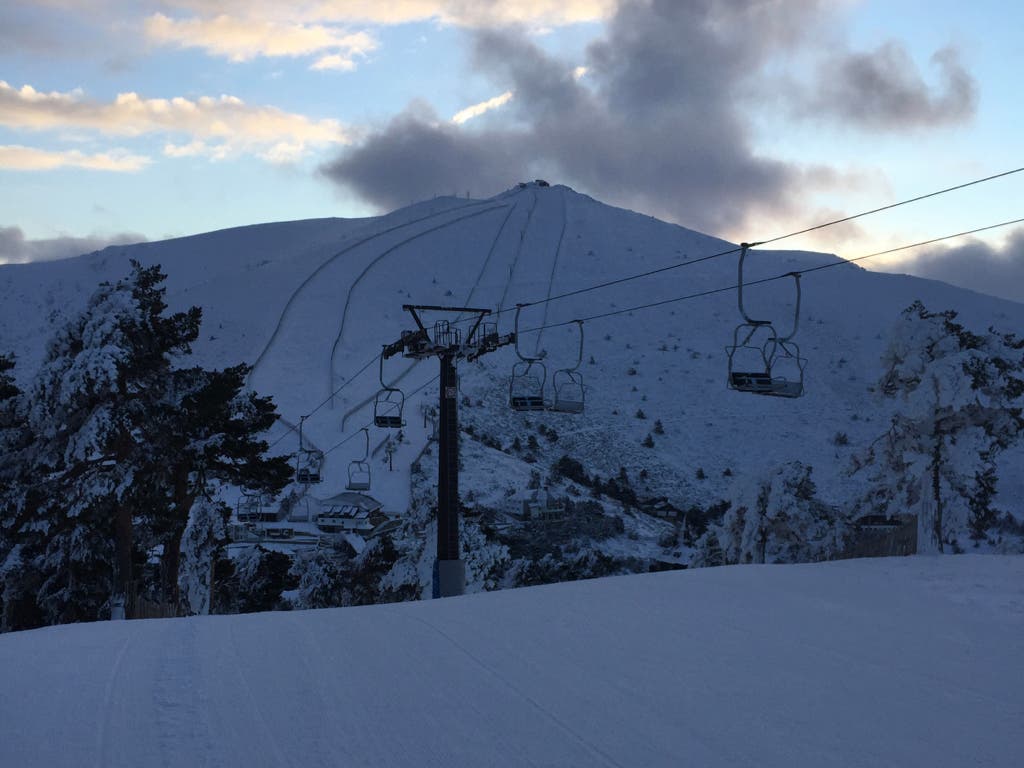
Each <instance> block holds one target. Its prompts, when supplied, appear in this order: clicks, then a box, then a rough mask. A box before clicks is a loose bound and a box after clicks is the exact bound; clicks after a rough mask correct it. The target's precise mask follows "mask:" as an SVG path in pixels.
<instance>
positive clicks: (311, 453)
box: [295, 416, 324, 485]
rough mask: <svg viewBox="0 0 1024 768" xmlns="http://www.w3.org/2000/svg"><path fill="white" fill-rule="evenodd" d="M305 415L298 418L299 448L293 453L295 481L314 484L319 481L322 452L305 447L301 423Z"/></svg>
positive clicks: (322, 463) (322, 460) (322, 459)
mask: <svg viewBox="0 0 1024 768" xmlns="http://www.w3.org/2000/svg"><path fill="white" fill-rule="evenodd" d="M305 420H306V417H305V416H303V417H302V418H301V419H299V450H298V453H296V455H295V482H297V483H302V484H303V485H315V484H316V483H319V482H320V481H321V474H320V470H321V469H322V468H323V465H324V452H323V451H321V450H318V449H316V448H306V446H305V442H304V440H303V437H302V425H303V422H305Z"/></svg>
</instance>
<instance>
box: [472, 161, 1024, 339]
mask: <svg viewBox="0 0 1024 768" xmlns="http://www.w3.org/2000/svg"><path fill="white" fill-rule="evenodd" d="M1022 171H1024V166H1022V167H1020V168H1013V169H1011V170H1008V171H1003V172H1001V173H996V174H993V175H991V176H986V177H984V178H980V179H974V180H972V181H968V182H964V183H963V184H957V185H956V186H952V187H946V188H945V189H940V190H936V191H934V192H929V193H927V194H924V195H918V196H917V197H912V198H908V199H907V200H900V201H899V202H895V203H890V204H889V205H884V206H881V207H879V208H872V209H871V210H868V211H862V212H861V213H856V214H853V215H852V216H844V217H843V218H841V219H835V220H833V221H827V222H824V223H822V224H816V225H814V226H813V227H807V228H806V229H801V230H798V231H796V232H790V233H788V234H784V235H778V236H776V237H772V238H769V239H767V240H759V241H757V242H753V243H750V244H749V245H751V246H759V245H767V244H769V243H777V242H779V241H781V240H786V239H788V238H791V237H796V236H797V235H803V234H807V233H808V232H814V231H817V230H819V229H824V228H826V227H831V226H835V225H837V224H844V223H846V222H849V221H853V220H855V219H859V218H862V217H864V216H870V215H871V214H875V213H880V212H882V211H888V210H892V209H893V208H898V207H900V206H903V205H909V204H910V203H916V202H919V201H921V200H927V199H928V198H932V197H937V196H939V195H944V194H946V193H949V192H955V191H957V190H960V189H965V188H967V187H971V186H974V185H977V184H982V183H984V182H987V181H994V180H995V179H1000V178H1003V177H1006V176H1011V175H1013V174H1016V173H1021V172H1022ZM996 226H1003V225H996ZM977 231H982V230H977ZM965 234H969V233H965ZM950 237H956V235H951V236H950ZM941 239H944V238H941ZM905 247H907V248H912V247H915V246H905ZM740 250H741V248H740V247H734V248H729V249H728V250H724V251H718V252H716V253H712V254H709V255H707V256H701V257H700V258H697V259H690V260H689V261H683V262H680V263H678V264H668V265H666V266H664V267H658V268H656V269H652V270H648V271H647V272H638V273H636V274H633V275H625V276H623V277H619V278H615V279H614V280H607V281H605V282H603V283H597V284H595V285H591V286H585V287H583V288H576V289H574V290H572V291H566V292H565V293H560V294H556V295H554V296H550V297H547V298H544V299H537V300H536V301H527V302H519V303H518V304H517V306H521V307H532V306H537V305H539V304H548V303H550V302H554V301H558V300H560V299H566V298H569V297H571V296H579V295H580V294H584V293H589V292H591V291H597V290H601V289H602V288H610V287H612V286H614V285H619V284H620V283H626V282H630V281H632V280H639V279H641V278H644V277H651V276H653V275H658V274H661V273H663V272H668V271H671V270H674V269H680V268H682V267H689V266H692V265H694V264H700V263H701V262H704V261H711V260H712V259H717V258H721V257H722V256H729V255H731V254H734V253H739V252H740ZM873 255H874V254H873ZM877 255H879V256H880V255H882V254H877ZM860 258H870V257H860ZM856 260H858V259H847V261H856ZM514 309H515V307H507V308H504V309H499V310H497V311H496V312H493V313H492V316H497V315H501V314H505V313H507V312H511V311H513V310H514ZM563 325H564V323H563ZM544 327H549V326H544ZM550 327H557V325H556V326H550Z"/></svg>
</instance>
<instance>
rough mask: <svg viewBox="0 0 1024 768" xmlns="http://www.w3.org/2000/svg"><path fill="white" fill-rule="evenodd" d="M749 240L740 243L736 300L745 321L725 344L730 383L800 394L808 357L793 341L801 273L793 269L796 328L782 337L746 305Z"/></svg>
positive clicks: (753, 390) (759, 390) (765, 391)
mask: <svg viewBox="0 0 1024 768" xmlns="http://www.w3.org/2000/svg"><path fill="white" fill-rule="evenodd" d="M749 249H750V245H749V244H748V243H742V244H741V246H740V261H739V280H738V281H737V289H736V295H737V302H738V304H739V310H740V315H741V316H742V317H743V322H742V323H740V324H739V325H738V326H736V329H735V330H734V331H733V343H732V345H731V346H728V347H726V348H725V349H726V354H727V355H728V358H729V378H728V386H729V388H730V389H735V390H736V391H737V392H749V393H751V394H755V395H769V396H773V397H800V396H801V395H802V394H803V392H804V367H805V366H806V364H807V360H806V358H803V357H801V356H800V348H799V347H798V346H797V345H796V343H795V342H794V341H793V340H792V339H793V336H795V335H796V332H797V327H798V326H799V323H800V273H799V272H790V276H791V277H792V278H793V280H794V282H795V283H796V307H795V309H794V313H793V330H792V331H790V332H789V334H787V335H786V336H779V334H778V333H777V332H776V330H775V327H774V326H773V325H772V322H771V321H770V320H755V319H753V318H751V317H750V315H748V314H747V311H746V309H745V308H744V306H743V261H744V259H745V258H746V255H747V251H748V250H749Z"/></svg>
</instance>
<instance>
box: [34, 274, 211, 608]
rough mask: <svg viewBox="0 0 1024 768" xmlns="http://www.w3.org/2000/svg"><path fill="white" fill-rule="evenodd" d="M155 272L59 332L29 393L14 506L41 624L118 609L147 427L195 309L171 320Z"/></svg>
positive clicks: (102, 296)
mask: <svg viewBox="0 0 1024 768" xmlns="http://www.w3.org/2000/svg"><path fill="white" fill-rule="evenodd" d="M163 279H164V276H163V274H162V273H161V272H160V270H159V267H149V268H144V267H142V266H141V265H140V264H138V263H137V262H133V263H132V273H131V275H130V276H129V277H128V278H127V279H125V280H120V281H118V282H117V283H114V284H110V283H104V284H102V285H101V286H100V287H99V289H98V290H97V291H96V292H95V293H94V294H93V296H92V297H91V298H90V300H89V302H88V305H87V306H86V309H85V310H84V311H83V312H82V313H81V314H80V315H78V317H76V318H74V319H73V320H72V321H71V322H70V323H69V324H68V325H67V326H65V327H64V328H63V329H61V330H60V331H58V333H57V335H56V336H55V338H54V339H53V341H52V342H51V343H50V345H49V348H48V350H47V355H46V358H45V360H44V363H43V365H42V368H41V369H40V371H39V373H38V375H37V377H36V379H35V382H34V383H33V385H32V388H31V390H30V392H29V398H28V399H29V401H30V404H31V406H30V407H29V408H28V409H27V423H28V427H29V429H30V430H31V432H32V435H33V440H32V442H31V444H30V445H29V446H27V448H26V450H25V452H24V456H23V458H24V461H25V464H26V466H27V469H26V470H25V471H26V472H27V474H28V476H29V477H30V479H31V480H33V481H34V482H33V492H32V493H29V494H26V496H25V497H24V498H23V500H22V504H21V505H20V507H21V508H20V509H17V510H15V513H16V514H17V515H18V516H19V517H20V520H19V524H18V538H19V540H20V541H19V543H20V544H21V552H22V556H23V559H25V560H26V561H27V562H26V564H29V563H30V564H31V565H30V567H29V569H30V570H35V571H37V572H38V576H39V580H40V583H39V587H38V590H37V593H36V599H37V603H38V605H39V607H40V608H41V610H42V613H43V616H44V619H45V621H46V623H63V622H67V621H81V620H89V619H96V618H105V614H107V613H108V612H109V611H111V610H115V611H116V610H117V607H118V606H123V605H124V602H125V599H126V596H127V592H128V589H129V585H130V583H131V580H132V577H133V572H132V571H133V561H134V560H135V559H136V553H135V546H134V542H133V519H132V506H131V505H130V504H129V503H128V500H129V497H130V495H131V490H132V488H133V486H135V485H136V484H137V482H138V477H137V471H138V469H139V468H140V466H141V465H142V464H143V463H144V456H145V452H146V448H147V446H146V444H145V441H144V436H145V435H144V427H145V424H146V422H147V420H148V419H149V418H150V416H151V414H152V413H153V412H155V411H157V410H158V409H159V407H160V406H161V404H162V398H163V396H164V393H165V392H166V381H167V379H168V375H169V371H170V365H171V356H172V355H176V354H184V353H187V352H188V351H190V344H191V342H192V341H193V340H194V339H195V338H196V335H197V334H198V330H199V310H198V309H197V308H194V309H193V310H190V311H189V312H182V313H178V314H175V315H171V316H169V317H165V316H164V315H163V311H164V309H165V308H166V307H165V305H164V303H163V301H162V293H163V291H162V288H160V287H159V284H160V282H161V281H162V280H163Z"/></svg>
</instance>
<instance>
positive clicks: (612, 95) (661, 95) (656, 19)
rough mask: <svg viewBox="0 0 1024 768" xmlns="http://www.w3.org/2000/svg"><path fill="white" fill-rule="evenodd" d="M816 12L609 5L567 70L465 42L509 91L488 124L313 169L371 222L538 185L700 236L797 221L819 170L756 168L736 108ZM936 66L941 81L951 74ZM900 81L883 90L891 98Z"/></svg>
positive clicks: (401, 139)
mask: <svg viewBox="0 0 1024 768" xmlns="http://www.w3.org/2000/svg"><path fill="white" fill-rule="evenodd" d="M828 13H829V11H828V4H827V3H822V2H819V0H727V1H725V2H723V1H722V0H624V1H623V2H621V3H620V4H619V6H618V9H617V11H616V13H615V15H614V16H613V17H612V18H611V19H610V20H609V21H608V23H607V25H606V28H605V32H604V34H603V36H602V38H601V39H600V40H598V41H597V42H595V43H594V44H592V45H591V46H590V47H589V48H588V49H587V51H586V56H585V60H584V61H582V62H580V61H571V62H570V61H565V60H561V59H559V58H557V57H554V56H551V55H549V54H547V53H546V52H544V51H543V50H542V49H541V48H540V47H538V46H537V45H535V44H534V43H533V42H532V41H531V39H530V38H529V37H528V36H527V35H526V34H524V33H523V32H522V31H521V30H514V29H501V30H482V31H481V30H478V31H475V32H473V33H472V38H471V39H472V41H473V46H472V66H473V69H474V71H475V72H477V73H480V74H483V75H484V76H486V77H487V78H489V79H490V80H491V81H492V82H493V83H494V85H495V90H496V92H501V91H505V90H506V89H511V90H512V91H513V92H514V96H513V99H512V101H510V102H509V103H508V104H507V105H505V106H504V107H503V108H502V109H501V110H500V112H495V113H492V114H490V115H488V116H487V117H483V118H479V122H477V121H474V122H473V123H472V124H469V125H467V126H465V127H461V126H455V125H452V124H450V123H445V122H442V121H440V120H439V119H438V118H437V116H436V115H434V114H433V113H431V112H430V111H429V110H426V109H424V108H423V107H421V106H420V107H413V108H411V109H410V110H407V111H406V112H405V113H403V114H402V115H399V116H398V117H396V118H395V119H393V120H392V121H391V122H390V123H388V124H387V125H384V126H382V127H381V128H380V129H379V130H376V131H374V132H372V133H370V134H369V135H368V136H367V138H366V139H365V140H364V141H362V142H361V143H358V144H357V145H355V146H353V147H349V148H346V149H345V150H343V152H342V153H341V154H340V156H339V157H338V158H337V159H336V160H335V161H334V162H331V163H329V164H327V165H325V166H324V167H323V168H322V169H321V170H322V171H323V173H324V174H325V175H326V176H327V177H328V178H330V179H332V180H333V181H335V182H336V183H338V184H339V185H342V186H345V187H347V188H349V189H350V190H352V191H354V192H356V193H357V194H359V195H360V196H362V197H363V198H365V199H367V200H369V201H372V202H373V203H375V204H377V205H378V206H380V207H381V208H382V209H389V208H393V207H396V206H400V205H404V204H407V203H408V202H409V201H410V200H411V199H418V198H422V197H425V196H429V195H430V194H432V193H436V192H449V191H454V190H459V191H461V190H464V189H470V190H473V191H474V192H475V193H494V192H498V191H500V190H502V189H505V188H507V187H509V186H511V184H512V183H513V182H515V181H517V180H520V179H529V178H535V177H543V178H547V179H549V180H552V181H557V182H561V183H565V184H569V185H571V186H573V187H575V188H577V189H579V190H581V191H584V192H588V193H590V194H593V195H595V196H596V197H598V198H600V199H601V200H604V201H606V202H609V203H613V204H616V205H621V206H624V207H629V208H634V209H637V210H641V211H643V212H645V213H650V214H653V215H655V216H658V217H659V218H663V219H668V220H671V221H676V222H679V223H681V224H684V225H686V226H689V227H693V228H695V229H699V230H702V231H705V232H717V233H721V232H725V231H730V232H736V231H737V230H739V229H741V228H742V227H743V226H744V222H745V220H747V219H748V217H749V218H750V219H753V218H763V217H766V216H787V215H790V214H792V213H794V212H797V211H800V213H801V214H802V215H803V216H804V217H806V216H808V215H810V214H812V212H809V211H807V210H806V208H805V203H804V201H803V200H802V198H805V197H806V193H807V190H808V188H820V187H821V184H822V180H823V179H825V178H826V177H828V176H829V175H830V174H829V173H828V169H821V168H809V167H805V166H801V165H797V164H794V163H787V162H781V161H778V160H775V159H773V158H771V157H766V156H764V155H762V154H759V153H758V152H757V151H756V149H755V147H754V142H753V138H752V131H751V128H750V125H751V122H752V121H751V117H750V115H751V113H752V111H753V110H755V109H756V108H757V107H758V105H759V103H761V102H754V101H752V100H751V94H752V93H756V92H757V89H758V86H759V85H761V84H763V82H764V79H765V78H766V77H767V75H766V74H765V73H766V66H765V65H766V64H767V63H768V62H769V61H770V60H773V59H775V58H777V57H778V56H779V55H780V53H784V52H785V51H787V50H792V49H795V48H796V47H798V46H801V45H817V44H818V43H817V42H814V41H816V40H817V38H818V36H817V35H816V34H815V30H820V29H821V28H823V27H826V26H827V25H828V23H829V21H830V17H829V15H828ZM944 61H945V62H946V64H945V65H944V66H946V69H945V70H943V71H945V72H947V74H948V75H949V79H950V80H951V81H952V80H954V79H955V78H954V77H953V75H954V74H955V72H954V69H955V68H954V64H955V61H954V60H952V59H944ZM579 64H583V65H585V66H586V67H587V74H586V76H585V77H583V78H582V79H577V78H575V77H574V76H573V69H574V67H575V66H576V65H579ZM886 71H888V70H886ZM890 74H891V73H890ZM916 77H917V75H916V73H913V72H912V73H911V75H909V76H907V77H906V78H904V80H902V81H901V80H899V79H898V78H895V79H896V80H897V82H901V83H903V85H904V86H906V87H905V88H904V91H906V90H907V89H909V90H913V88H912V87H911V86H912V85H913V82H914V80H915V78H916ZM848 79H849V78H848ZM892 79H893V77H890V80H892ZM948 90H949V93H950V94H952V93H953V92H954V90H955V89H954V88H953V87H952V86H950V88H949V89H948ZM950 98H951V99H952V98H953V96H952V95H950ZM925 103H926V104H928V105H930V107H932V108H933V109H934V110H938V111H940V112H941V111H942V109H941V107H942V103H943V99H942V98H939V99H938V101H936V100H935V99H934V98H933V97H931V96H929V95H928V94H927V93H926V94H925ZM900 108H901V109H903V107H900ZM878 109H881V107H879V108H878ZM480 126H487V127H486V128H483V129H481V128H480ZM831 175H832V176H833V177H836V178H837V179H838V176H839V174H834V173H833V174H831ZM849 183H851V180H850V179H846V180H837V181H836V184H837V185H839V186H844V185H846V186H848V185H849ZM801 203H804V204H803V205H801Z"/></svg>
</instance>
